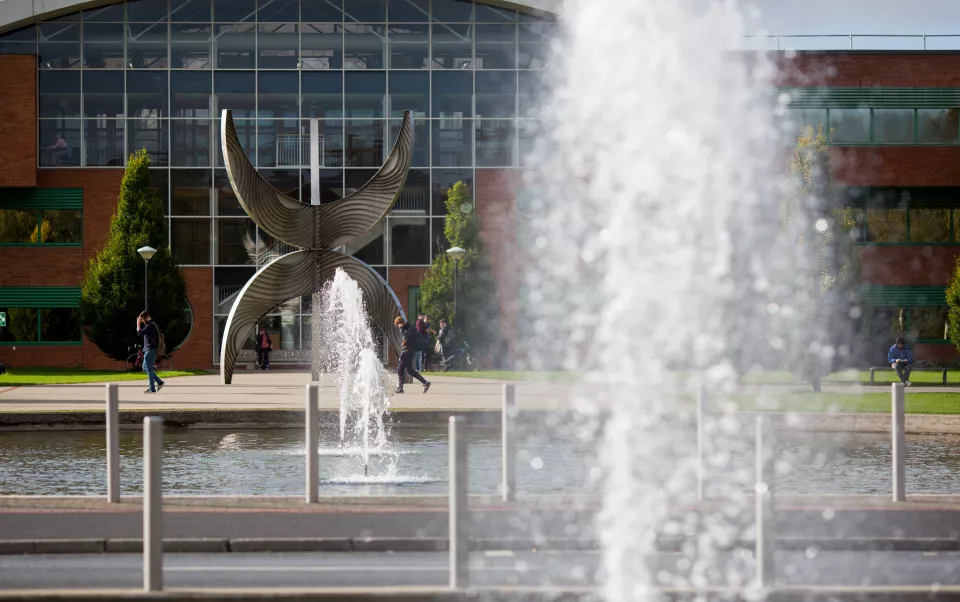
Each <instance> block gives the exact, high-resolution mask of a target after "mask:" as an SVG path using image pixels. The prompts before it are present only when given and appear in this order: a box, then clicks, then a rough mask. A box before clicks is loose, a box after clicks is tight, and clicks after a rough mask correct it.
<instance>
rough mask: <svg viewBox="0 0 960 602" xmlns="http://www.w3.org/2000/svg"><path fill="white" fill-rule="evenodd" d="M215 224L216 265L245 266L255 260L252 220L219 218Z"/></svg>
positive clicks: (254, 237)
mask: <svg viewBox="0 0 960 602" xmlns="http://www.w3.org/2000/svg"><path fill="white" fill-rule="evenodd" d="M214 221H216V222H217V225H216V228H217V257H216V262H217V265H247V264H253V263H254V260H255V259H256V231H255V226H254V223H253V220H251V219H249V218H246V219H233V218H221V219H217V220H214Z"/></svg>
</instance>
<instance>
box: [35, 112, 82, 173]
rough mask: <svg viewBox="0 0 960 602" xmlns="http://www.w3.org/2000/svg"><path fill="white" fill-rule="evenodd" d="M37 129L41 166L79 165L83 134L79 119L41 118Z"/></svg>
mask: <svg viewBox="0 0 960 602" xmlns="http://www.w3.org/2000/svg"><path fill="white" fill-rule="evenodd" d="M39 130H40V132H39V133H40V146H39V151H40V152H39V153H38V154H39V155H40V166H41V167H63V166H75V165H80V145H81V144H82V140H83V135H82V133H81V131H80V120H79V119H41V120H40V124H39Z"/></svg>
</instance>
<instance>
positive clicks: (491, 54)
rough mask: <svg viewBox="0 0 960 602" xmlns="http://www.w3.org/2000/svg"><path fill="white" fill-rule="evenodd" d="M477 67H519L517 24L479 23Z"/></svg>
mask: <svg viewBox="0 0 960 602" xmlns="http://www.w3.org/2000/svg"><path fill="white" fill-rule="evenodd" d="M476 54H477V57H476V62H475V63H474V66H475V68H476V69H516V68H517V26H516V25H477V49H476Z"/></svg>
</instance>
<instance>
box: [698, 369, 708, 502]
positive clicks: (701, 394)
mask: <svg viewBox="0 0 960 602" xmlns="http://www.w3.org/2000/svg"><path fill="white" fill-rule="evenodd" d="M706 409H707V389H706V387H704V386H703V384H702V383H701V385H700V388H699V389H698V390H697V500H698V501H701V502H702V501H703V493H704V491H703V489H704V487H703V480H704V472H705V471H704V467H703V462H704V458H703V440H704V437H703V415H704V413H705V412H706Z"/></svg>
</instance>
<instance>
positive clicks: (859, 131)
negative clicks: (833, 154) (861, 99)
mask: <svg viewBox="0 0 960 602" xmlns="http://www.w3.org/2000/svg"><path fill="white" fill-rule="evenodd" d="M830 129H831V130H832V131H831V134H832V135H833V140H832V141H833V142H834V143H835V144H868V143H869V142H870V109H830Z"/></svg>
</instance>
